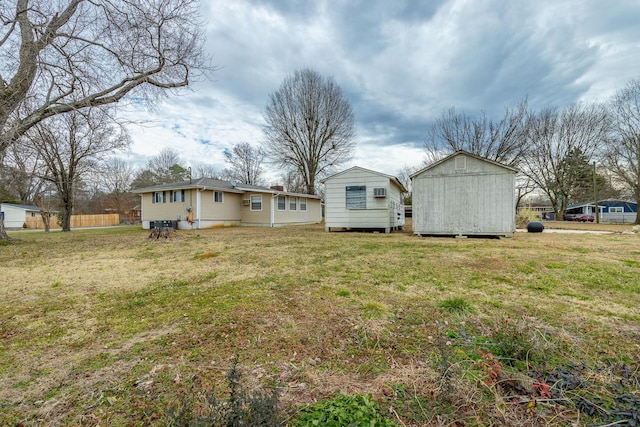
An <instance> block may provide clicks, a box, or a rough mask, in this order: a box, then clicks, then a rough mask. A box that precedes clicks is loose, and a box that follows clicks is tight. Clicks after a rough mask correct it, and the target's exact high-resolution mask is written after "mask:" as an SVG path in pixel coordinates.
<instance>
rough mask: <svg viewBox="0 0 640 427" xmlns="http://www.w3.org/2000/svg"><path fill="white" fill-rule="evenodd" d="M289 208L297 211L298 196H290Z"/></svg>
mask: <svg viewBox="0 0 640 427" xmlns="http://www.w3.org/2000/svg"><path fill="white" fill-rule="evenodd" d="M289 210H290V211H296V210H298V198H297V197H293V196H289Z"/></svg>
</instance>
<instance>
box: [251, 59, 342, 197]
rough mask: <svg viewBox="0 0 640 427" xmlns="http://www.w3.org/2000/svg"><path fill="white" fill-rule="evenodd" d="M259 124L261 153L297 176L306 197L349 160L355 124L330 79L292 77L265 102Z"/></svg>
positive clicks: (308, 74) (305, 73)
mask: <svg viewBox="0 0 640 427" xmlns="http://www.w3.org/2000/svg"><path fill="white" fill-rule="evenodd" d="M264 118H265V120H266V122H267V124H266V125H265V126H264V128H263V130H264V134H265V151H266V153H267V155H268V157H269V158H270V159H271V160H272V161H273V162H274V163H275V164H277V165H279V166H281V167H282V168H283V169H285V170H295V171H297V172H298V173H299V174H300V176H301V177H302V180H303V181H304V186H305V192H306V193H308V194H314V193H315V192H316V183H317V180H318V179H319V178H321V177H323V176H326V175H327V174H329V173H330V172H331V171H332V170H333V169H334V168H335V167H336V166H338V165H340V164H343V163H345V162H347V161H348V160H350V159H351V156H352V152H353V149H354V148H355V140H354V138H355V120H354V115H353V111H352V109H351V104H350V103H349V101H348V100H347V99H346V98H345V97H344V96H343V94H342V90H341V89H340V87H339V86H338V85H337V84H336V82H335V81H334V80H333V79H332V78H324V77H322V76H321V75H320V74H319V73H317V72H316V71H313V70H310V69H303V70H300V71H296V72H295V73H294V74H293V75H291V76H288V77H287V78H285V80H284V81H283V83H282V85H281V86H280V88H279V89H278V90H276V91H275V92H274V93H272V94H271V95H270V96H269V102H268V103H267V107H266V110H265V112H264Z"/></svg>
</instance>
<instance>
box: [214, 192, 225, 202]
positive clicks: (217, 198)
mask: <svg viewBox="0 0 640 427" xmlns="http://www.w3.org/2000/svg"><path fill="white" fill-rule="evenodd" d="M222 194H223V193H222V191H214V192H213V203H222Z"/></svg>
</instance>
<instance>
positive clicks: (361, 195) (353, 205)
mask: <svg viewBox="0 0 640 427" xmlns="http://www.w3.org/2000/svg"><path fill="white" fill-rule="evenodd" d="M346 195H347V197H346V205H347V209H366V208H367V186H366V185H351V186H348V187H347V188H346Z"/></svg>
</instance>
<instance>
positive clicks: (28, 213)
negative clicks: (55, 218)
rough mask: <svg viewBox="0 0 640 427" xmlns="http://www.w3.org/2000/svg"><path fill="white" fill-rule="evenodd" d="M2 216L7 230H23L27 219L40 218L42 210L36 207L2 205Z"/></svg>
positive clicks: (0, 211) (0, 209)
mask: <svg viewBox="0 0 640 427" xmlns="http://www.w3.org/2000/svg"><path fill="white" fill-rule="evenodd" d="M0 216H2V219H3V220H4V226H5V227H6V228H23V227H25V225H26V222H27V218H32V217H34V218H36V217H37V218H40V209H39V208H38V207H36V206H26V205H15V204H12V203H0Z"/></svg>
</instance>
